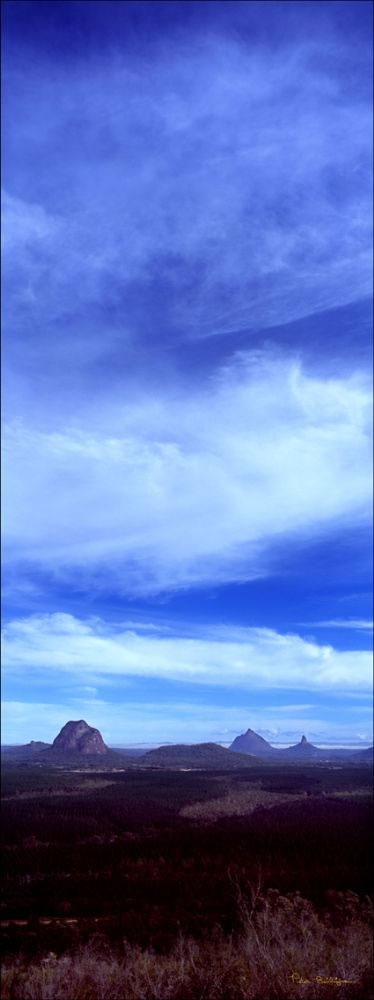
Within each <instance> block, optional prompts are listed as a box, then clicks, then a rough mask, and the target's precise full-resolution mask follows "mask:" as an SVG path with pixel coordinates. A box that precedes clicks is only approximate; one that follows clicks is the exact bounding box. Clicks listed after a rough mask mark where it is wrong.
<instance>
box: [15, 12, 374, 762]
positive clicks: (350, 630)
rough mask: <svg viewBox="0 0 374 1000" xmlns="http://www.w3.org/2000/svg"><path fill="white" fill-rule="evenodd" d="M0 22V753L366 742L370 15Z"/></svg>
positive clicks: (41, 17) (103, 16)
mask: <svg viewBox="0 0 374 1000" xmlns="http://www.w3.org/2000/svg"><path fill="white" fill-rule="evenodd" d="M2 19H3V33H2V36H3V43H2V44H3V188H4V190H3V194H2V197H3V331H4V333H3V383H4V399H3V454H4V476H3V483H4V486H3V568H4V597H3V664H4V665H3V738H4V742H5V743H8V744H9V743H12V742H14V743H15V742H17V743H25V742H27V741H28V740H29V739H40V740H43V741H46V742H52V740H53V739H54V737H55V736H56V734H57V733H58V731H59V730H60V729H61V727H62V726H63V725H64V723H65V722H66V721H67V720H68V719H71V718H79V717H82V718H85V719H87V721H88V723H89V724H90V725H92V726H94V727H96V728H98V729H99V730H100V732H102V734H103V738H104V740H105V741H106V742H107V741H109V742H111V743H112V744H113V743H116V742H117V743H118V741H119V740H121V741H125V742H124V743H123V745H127V746H131V745H134V743H137V742H139V741H141V740H142V739H144V738H147V739H149V741H150V745H160V744H161V743H163V742H185V741H186V740H193V741H194V742H202V741H209V742H210V741H213V742H221V741H227V742H230V741H231V740H232V739H234V736H236V735H238V734H239V733H241V732H243V731H245V730H246V729H247V728H248V727H250V728H252V729H254V730H255V731H256V732H260V733H261V734H262V735H266V733H267V734H268V735H266V738H267V739H269V741H270V742H271V741H272V739H273V741H278V742H279V743H283V742H287V741H288V740H289V742H290V743H292V742H293V738H292V735H291V734H294V733H296V732H297V733H299V732H300V733H301V734H302V733H306V734H307V735H308V738H309V739H310V740H311V741H312V742H318V740H319V741H320V742H322V743H325V742H326V740H329V739H330V740H332V741H334V742H335V743H339V742H340V743H342V742H343V743H344V742H346V741H357V745H361V743H364V742H366V743H368V744H369V743H370V740H371V733H372V653H371V650H372V561H371V551H372V549H371V527H372V475H371V470H372V458H371V427H372V418H371V412H372V375H371V332H372V231H371V224H370V223H371V219H372V198H371V191H372V141H371V135H372V128H371V123H372V87H371V64H372V50H371V21H372V9H371V5H370V4H368V3H366V2H361V0H354V2H350V0H347V2H340V0H336V2H334V3H330V2H325V0H311V2H310V3H305V0H284V2H283V0H277V2H271V0H268V2H267V3H265V4H264V3H261V2H257V0H251V2H247V0H237V2H236V3H231V2H226V0H217V2H216V0H211V2H209V3H205V2H200V0H196V2H194V3H190V2H189V0H188V2H185V0H170V2H166V3H158V2H156V0H144V2H131V3H125V2H122V0H119V2H112V0H105V2H103V0H95V2H92V0H87V2H82V0H74V2H69V3H68V4H67V3H65V2H64V0H49V2H48V3H45V2H41V0H19V2H17V3H13V2H9V0H5V2H4V3H3V5H2ZM295 742H296V739H295Z"/></svg>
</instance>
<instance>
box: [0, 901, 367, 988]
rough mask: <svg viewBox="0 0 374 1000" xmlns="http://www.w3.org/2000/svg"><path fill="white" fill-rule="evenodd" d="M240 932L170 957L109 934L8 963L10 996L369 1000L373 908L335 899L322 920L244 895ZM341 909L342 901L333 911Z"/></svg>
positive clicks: (179, 947) (297, 906)
mask: <svg viewBox="0 0 374 1000" xmlns="http://www.w3.org/2000/svg"><path fill="white" fill-rule="evenodd" d="M237 903H238V909H239V921H238V923H239V928H238V931H237V933H236V934H235V935H227V934H226V935H225V934H224V933H223V931H222V929H221V928H220V927H216V928H214V929H213V930H212V932H211V933H210V935H209V936H206V937H205V938H204V939H203V940H201V941H196V940H194V939H192V938H191V937H190V938H187V937H185V936H183V935H180V936H179V938H178V940H177V942H176V943H175V945H174V947H173V948H172V949H171V950H170V951H169V952H168V953H166V954H163V953H156V952H155V951H152V950H150V949H141V948H140V947H139V946H136V945H129V944H128V943H127V942H123V943H122V947H117V949H113V947H110V946H109V944H108V942H107V941H106V940H105V938H103V937H101V936H100V935H98V936H96V938H94V939H93V940H92V941H91V943H90V944H89V945H88V946H86V947H84V948H81V949H79V950H78V951H76V952H75V953H73V954H72V953H70V954H64V955H61V956H60V957H57V956H56V954H54V953H50V954H49V955H47V956H46V957H45V958H44V959H43V960H42V961H41V962H38V963H37V964H36V963H31V965H28V964H26V963H25V962H22V961H16V962H12V963H9V964H5V965H4V968H3V972H2V997H3V1000H202V998H204V1000H271V998H279V1000H292V998H294V997H299V996H300V991H302V995H303V996H308V997H312V998H321V1000H322V998H324V997H327V996H331V994H332V992H334V990H336V989H337V988H338V989H339V994H338V995H339V997H340V998H342V997H346V998H348V997H349V998H350V1000H356V998H357V1000H361V998H363V997H365V998H366V1000H370V998H371V997H372V996H373V993H372V991H371V986H370V984H371V982H372V975H371V973H372V969H371V954H372V923H373V921H372V908H371V905H370V901H369V900H368V899H367V900H366V901H364V902H360V900H359V897H358V896H355V894H353V893H348V894H346V895H344V894H340V895H339V894H336V895H335V900H334V899H332V900H330V904H331V908H330V910H329V911H328V912H325V914H324V915H323V917H321V916H319V915H318V914H317V913H316V910H315V909H314V908H313V906H312V905H311V903H310V902H308V901H307V900H305V899H303V898H302V897H301V896H300V895H299V894H297V893H296V894H293V895H287V896H282V895H281V894H280V893H279V892H277V891H276V890H269V891H268V892H266V893H262V892H261V891H260V889H259V887H257V890H254V889H252V890H251V891H250V892H249V893H248V892H247V893H246V894H245V893H243V891H242V890H241V888H240V887H239V885H238V886H237ZM334 904H335V905H334Z"/></svg>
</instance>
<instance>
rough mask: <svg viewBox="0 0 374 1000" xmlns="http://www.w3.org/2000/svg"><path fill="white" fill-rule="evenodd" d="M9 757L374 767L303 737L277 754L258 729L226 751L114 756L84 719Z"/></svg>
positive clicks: (167, 749)
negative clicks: (338, 763) (340, 763)
mask: <svg viewBox="0 0 374 1000" xmlns="http://www.w3.org/2000/svg"><path fill="white" fill-rule="evenodd" d="M2 753H3V756H4V757H5V758H6V759H7V760H8V761H12V762H13V763H20V764H25V763H29V762H30V763H31V762H33V763H38V764H55V765H57V766H61V767H63V766H67V767H68V766H70V767H71V766H72V765H73V764H76V765H79V766H85V765H87V766H89V767H90V766H96V767H99V766H100V767H101V766H104V767H121V766H126V765H129V764H133V765H135V764H137V765H138V766H140V767H170V768H173V767H174V768H175V767H176V768H186V769H189V768H195V769H196V768H202V769H217V770H219V769H220V768H222V770H225V769H226V770H232V769H233V768H238V767H251V766H253V765H256V766H258V764H265V763H266V762H267V763H269V764H270V763H271V764H281V763H282V762H288V763H291V762H295V763H298V762H300V763H301V762H303V763H309V762H310V763H312V762H313V763H314V762H318V761H319V762H324V761H325V762H329V761H338V760H341V761H345V762H347V763H348V762H350V763H352V764H353V763H357V764H359V763H363V764H364V763H367V764H370V763H372V762H373V747H366V748H364V749H363V750H356V751H352V750H347V749H345V750H344V749H337V748H329V749H321V748H319V747H316V746H314V745H313V743H309V741H308V740H307V738H306V736H302V737H301V740H300V742H299V743H296V744H295V745H294V746H291V747H287V748H282V749H276V748H275V747H272V746H271V744H270V743H268V742H267V740H265V739H264V738H263V737H262V736H260V735H259V734H258V733H255V732H254V730H253V729H247V731H246V732H245V733H242V734H241V735H240V736H237V737H236V739H235V740H234V741H233V743H232V744H231V746H230V747H229V748H228V749H226V748H225V747H222V746H220V745H219V744H218V743H194V744H175V745H173V744H168V745H167V746H160V747H158V748H157V749H154V750H148V751H144V752H142V753H139V751H136V750H135V751H134V753H132V752H131V751H129V750H123V749H122V750H120V749H117V750H113V749H111V748H110V747H108V746H107V745H106V744H105V743H104V740H103V738H102V736H101V733H100V732H99V730H98V729H94V728H93V727H92V726H89V725H87V722H85V721H84V720H83V719H79V720H78V721H73V720H70V721H69V722H67V723H66V725H65V726H63V727H62V729H61V731H60V732H59V733H58V735H57V736H56V738H55V739H54V740H53V743H52V744H50V743H43V742H41V741H38V740H31V742H30V743H27V744H26V745H24V746H13V747H3V748H2Z"/></svg>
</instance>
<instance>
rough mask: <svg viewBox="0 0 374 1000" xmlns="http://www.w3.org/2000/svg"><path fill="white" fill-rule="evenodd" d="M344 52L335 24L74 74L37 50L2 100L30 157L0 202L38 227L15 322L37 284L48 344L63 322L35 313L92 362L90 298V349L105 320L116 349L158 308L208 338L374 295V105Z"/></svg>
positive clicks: (21, 263) (16, 284)
mask: <svg viewBox="0 0 374 1000" xmlns="http://www.w3.org/2000/svg"><path fill="white" fill-rule="evenodd" d="M324 44H325V50H326V51H325V52H324ZM350 58H351V52H350V47H349V45H346V46H345V43H344V42H343V40H342V38H339V40H337V38H335V39H334V38H333V37H332V36H331V35H329V34H327V36H326V39H325V43H323V39H321V38H319V40H318V44H317V43H316V41H315V40H313V39H311V40H310V41H309V42H307V41H306V40H304V41H303V42H301V40H299V41H298V43H297V44H295V42H290V44H289V45H283V46H282V48H281V50H279V51H274V49H272V48H271V49H268V48H267V47H266V45H264V44H263V45H260V46H258V45H257V46H253V47H251V45H250V44H248V39H247V41H246V44H243V42H242V41H239V40H238V41H237V43H235V42H234V40H233V38H231V39H230V40H228V39H227V38H226V39H225V41H224V42H223V40H222V38H220V37H219V33H216V34H215V36H214V35H213V34H210V35H206V36H205V37H204V38H197V37H196V36H195V35H193V36H191V38H190V46H189V49H188V54H187V52H186V50H185V46H184V45H183V44H180V45H178V43H177V41H176V44H175V46H174V47H173V50H172V52H170V53H169V57H168V60H167V62H165V58H164V52H163V51H162V52H158V51H157V47H156V50H155V53H154V58H153V61H152V64H151V65H149V64H147V65H146V66H145V65H144V63H143V60H142V57H141V55H140V54H139V53H136V51H135V50H134V52H133V53H127V54H126V60H124V59H122V60H121V58H120V55H119V54H118V57H117V58H116V59H113V60H112V62H111V63H110V64H109V65H108V64H106V65H105V66H103V64H102V62H101V60H100V59H98V60H97V62H93V64H92V65H91V66H90V73H89V74H87V72H86V68H85V67H84V66H81V64H80V62H79V61H77V62H76V63H75V64H74V65H73V66H72V67H71V69H70V73H69V79H67V76H66V71H65V66H60V65H59V64H57V65H56V66H54V73H53V79H52V80H51V74H50V66H49V62H48V61H47V62H45V61H44V60H43V59H41V60H40V62H38V64H37V65H35V64H34V66H33V88H32V92H30V93H28V92H27V90H26V89H25V90H24V91H22V97H21V102H19V96H18V91H17V89H16V88H14V92H11V91H10V92H9V102H8V104H7V106H6V111H7V112H8V105H9V112H11V113H12V115H13V116H14V115H16V118H17V136H16V137H15V139H14V143H15V144H16V148H18V146H19V147H20V148H21V149H23V148H24V146H25V144H27V148H28V149H29V151H30V155H32V157H33V162H34V163H35V164H36V170H35V171H34V174H33V175H32V176H31V177H30V182H29V183H28V184H27V183H26V184H23V188H24V191H25V193H24V195H23V198H21V197H20V195H19V193H17V197H15V196H14V195H13V193H12V191H10V192H9V193H8V195H7V200H6V205H7V208H8V211H7V212H6V214H5V217H4V225H5V228H7V220H8V215H9V224H10V227H11V230H12V232H13V234H14V232H19V231H20V230H22V232H23V233H24V232H25V231H27V234H28V239H27V243H26V244H24V246H23V248H21V247H20V246H19V245H18V249H17V256H16V257H14V259H11V258H10V256H9V269H10V272H11V275H12V288H15V289H16V302H15V304H14V303H12V308H13V309H14V308H16V313H13V319H14V320H17V319H19V323H18V327H19V336H22V325H23V324H24V319H25V316H24V312H22V308H21V306H22V302H23V300H24V296H23V294H22V290H23V289H24V288H25V287H26V288H28V289H29V290H30V296H29V309H30V312H29V317H28V318H29V322H31V323H35V324H37V325H38V326H39V337H40V338H41V341H42V342H43V350H44V352H47V354H49V355H51V356H52V355H53V352H54V351H58V356H59V357H60V358H61V352H62V351H63V347H64V338H62V341H61V340H60V338H59V337H57V338H50V337H49V338H47V337H45V338H44V337H43V332H42V330H41V329H40V324H43V323H44V324H45V325H48V324H49V323H50V322H54V323H55V322H61V321H62V322H63V323H64V325H65V326H66V325H67V324H69V323H70V324H71V323H73V326H74V337H69V342H70V344H69V346H71V347H72V346H73V342H74V341H75V350H77V340H78V341H80V340H82V339H83V341H84V345H85V351H83V355H84V354H85V353H86V362H87V361H89V350H88V338H87V334H86V333H85V331H84V317H85V316H86V317H87V310H90V323H89V325H90V342H91V351H92V355H93V356H95V351H96V350H99V345H100V338H101V351H103V350H104V343H103V323H104V326H105V346H106V350H107V352H108V355H110V351H111V349H112V348H113V345H118V336H119V335H120V336H121V337H122V338H123V341H124V344H125V343H126V341H127V340H128V339H129V338H130V340H132V339H133V337H134V336H135V337H136V338H138V337H139V335H142V336H145V337H146V338H149V340H151V339H152V330H151V328H150V326H149V324H148V321H147V313H148V312H149V310H150V311H152V313H153V315H154V312H155V310H156V312H157V314H158V316H159V319H160V321H161V318H162V323H163V325H164V328H166V329H170V330H171V331H173V336H177V337H179V338H182V339H184V338H186V337H187V338H188V337H196V338H200V337H205V336H210V335H216V334H217V333H222V332H223V331H226V330H230V329H241V328H248V327H249V328H258V327H262V328H264V327H267V326H271V325H274V324H275V323H277V324H282V323H286V322H288V321H289V320H290V319H295V318H297V317H300V316H305V315H307V314H310V313H312V312H316V311H321V310H323V309H327V308H329V307H331V306H334V305H340V304H342V303H344V302H349V301H354V300H355V299H359V298H361V297H363V296H365V295H368V294H370V292H371V234H370V218H371V211H370V204H371V183H370V181H371V160H370V157H371V151H370V132H371V129H370V106H369V103H368V101H367V99H366V97H365V95H364V92H362V93H361V94H360V95H358V94H357V93H355V92H353V93H352V92H351V91H350V90H349V89H348V88H347V87H346V85H345V77H344V74H343V73H342V66H343V65H344V59H347V60H348V61H349V59H350ZM324 59H325V60H326V59H328V63H329V70H328V72H327V70H326V66H325V64H324ZM47 80H48V85H47ZM36 95H37V101H38V115H37V116H35V114H34V107H35V100H36ZM5 128H6V123H5ZM347 136H349V141H347ZM62 146H63V147H64V152H65V155H64V156H61V149H62ZM12 149H13V146H12ZM46 163H48V170H47V168H46ZM87 163H89V164H90V169H89V170H87ZM51 172H52V173H53V178H54V183H53V184H51V180H50V177H51ZM5 181H6V183H7V184H8V185H11V176H8V174H7V171H5ZM56 220H58V223H57V221H56ZM14 227H15V228H14ZM42 235H43V236H44V237H46V235H48V238H44V239H41V236H42ZM11 239H12V241H13V242H14V235H13V237H11ZM32 243H33V244H34V245H35V247H36V253H34V255H32V254H30V247H31V245H32ZM9 254H10V251H9ZM7 263H8V256H7V255H5V266H6V265H7ZM139 296H141V299H142V302H143V303H147V308H146V309H140V308H139ZM97 308H99V311H100V317H99V321H100V337H96V334H95V331H94V327H95V326H96V324H97V322H98V316H97V315H95V310H96V309H97ZM104 313H106V316H105V318H104ZM78 319H79V322H77V320H78ZM26 343H27V342H26V339H25V345H26ZM66 351H67V354H66V356H68V345H67V344H66ZM45 356H46V354H45Z"/></svg>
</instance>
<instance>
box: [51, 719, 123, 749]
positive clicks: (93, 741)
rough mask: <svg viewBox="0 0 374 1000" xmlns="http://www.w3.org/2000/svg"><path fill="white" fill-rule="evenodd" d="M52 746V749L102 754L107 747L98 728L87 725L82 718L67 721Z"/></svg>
mask: <svg viewBox="0 0 374 1000" xmlns="http://www.w3.org/2000/svg"><path fill="white" fill-rule="evenodd" d="M52 746H53V749H54V750H63V751H66V750H67V751H73V752H74V753H82V754H104V753H108V749H109V748H108V747H107V746H106V745H105V743H104V740H103V738H102V735H101V733H100V732H99V730H98V729H94V728H93V727H92V726H88V725H87V722H85V721H84V719H79V720H78V721H77V722H75V721H74V720H70V721H69V722H67V723H66V724H65V726H63V727H62V729H61V730H60V732H59V734H58V736H56V739H54V740H53V744H52Z"/></svg>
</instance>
